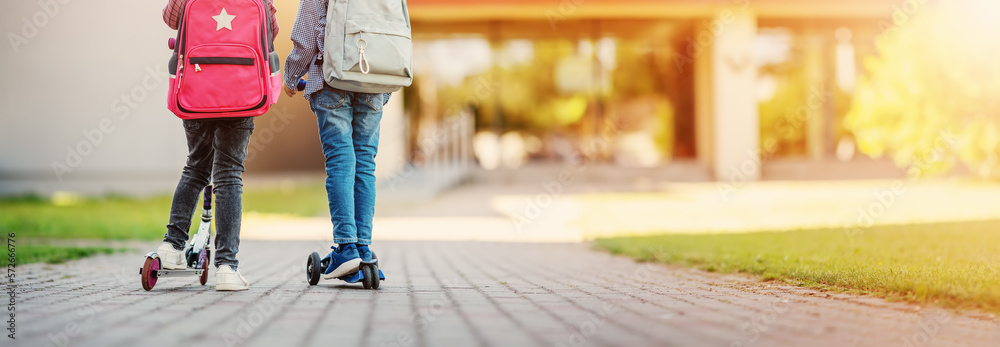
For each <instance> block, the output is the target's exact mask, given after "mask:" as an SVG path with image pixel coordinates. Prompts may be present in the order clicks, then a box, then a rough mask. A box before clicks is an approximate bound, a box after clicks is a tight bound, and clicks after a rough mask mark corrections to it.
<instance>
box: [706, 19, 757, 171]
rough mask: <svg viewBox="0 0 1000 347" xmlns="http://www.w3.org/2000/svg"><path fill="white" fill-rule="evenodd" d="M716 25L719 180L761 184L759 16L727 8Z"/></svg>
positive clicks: (713, 59) (713, 61) (714, 109)
mask: <svg viewBox="0 0 1000 347" xmlns="http://www.w3.org/2000/svg"><path fill="white" fill-rule="evenodd" d="M710 24H711V26H710V28H713V30H714V31H712V32H714V33H715V39H714V41H713V43H712V49H711V53H710V56H709V58H708V59H709V60H710V61H709V64H710V65H709V66H710V67H711V79H710V80H711V86H710V87H709V90H710V93H711V94H710V97H711V112H710V114H711V118H712V120H711V132H712V139H711V143H712V149H713V151H712V152H713V155H712V157H711V158H712V173H713V174H714V176H715V179H716V180H719V181H735V182H740V181H756V180H759V179H760V177H761V153H760V119H759V115H758V102H757V93H756V80H757V66H756V64H755V62H754V59H753V42H754V39H755V37H756V35H757V17H756V15H755V14H754V13H752V12H749V11H747V10H738V9H726V10H723V11H721V12H720V13H719V14H718V15H716V16H715V18H714V19H713V20H712V23H710ZM720 24H721V25H720Z"/></svg>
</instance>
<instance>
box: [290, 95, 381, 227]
mask: <svg viewBox="0 0 1000 347" xmlns="http://www.w3.org/2000/svg"><path fill="white" fill-rule="evenodd" d="M383 101H384V95H383V94H368V93H355V92H348V91H343V90H339V89H334V88H332V87H330V86H326V87H325V88H323V90H321V91H318V92H316V93H314V94H313V95H312V96H311V98H310V102H309V106H310V107H311V108H312V110H313V112H314V113H316V120H317V124H318V125H319V138H320V141H321V142H323V155H324V156H325V157H326V194H327V198H328V199H329V201H330V219H331V221H332V222H333V242H334V243H336V244H348V243H357V244H362V245H370V244H371V243H372V219H373V218H374V217H375V154H376V153H377V152H378V133H379V123H380V122H381V121H382V105H383Z"/></svg>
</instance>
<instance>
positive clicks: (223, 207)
mask: <svg viewBox="0 0 1000 347" xmlns="http://www.w3.org/2000/svg"><path fill="white" fill-rule="evenodd" d="M253 128H254V125H253V118H251V117H246V118H223V119H206V120H185V121H184V131H185V133H186V134H187V142H188V159H187V165H185V166H184V172H183V173H182V174H181V180H180V182H178V183H177V190H175V191H174V199H173V203H172V204H171V206H170V222H169V223H168V224H167V233H166V234H165V235H163V241H165V242H169V243H170V244H172V245H174V248H175V249H184V243H185V242H187V239H188V232H189V230H190V228H191V219H192V218H193V216H194V212H195V208H197V206H198V202H199V201H200V199H199V198H200V197H201V195H200V194H201V192H202V191H203V190H204V189H205V186H207V185H208V184H209V179H211V182H212V184H213V185H214V193H215V199H214V201H213V202H214V205H213V206H212V208H213V209H214V210H215V226H216V227H217V228H218V230H217V231H216V232H215V266H216V267H219V266H220V265H229V266H230V267H232V268H233V270H236V268H237V266H239V261H238V260H236V253H238V252H239V251H240V223H241V221H242V217H243V171H244V166H243V161H244V160H246V158H247V146H248V145H249V144H250V134H252V133H253Z"/></svg>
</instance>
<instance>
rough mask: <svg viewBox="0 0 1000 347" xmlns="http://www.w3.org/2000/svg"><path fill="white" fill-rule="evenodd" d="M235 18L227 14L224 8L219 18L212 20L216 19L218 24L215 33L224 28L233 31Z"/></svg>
mask: <svg viewBox="0 0 1000 347" xmlns="http://www.w3.org/2000/svg"><path fill="white" fill-rule="evenodd" d="M234 18H236V16H234V15H231V14H229V13H226V8H225V7H223V8H222V12H220V13H219V15H218V16H212V19H214V20H215V23H216V24H215V31H219V30H222V28H226V29H229V31H233V19H234Z"/></svg>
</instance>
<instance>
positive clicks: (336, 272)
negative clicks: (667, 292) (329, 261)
mask: <svg viewBox="0 0 1000 347" xmlns="http://www.w3.org/2000/svg"><path fill="white" fill-rule="evenodd" d="M358 270H361V258H358V259H354V260H351V261H348V262H346V263H343V264H340V266H338V267H337V268H336V269H333V271H331V272H330V273H328V274H324V275H323V279H326V280H328V279H332V278H337V277H341V276H344V275H347V274H352V273H355V272H358Z"/></svg>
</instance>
